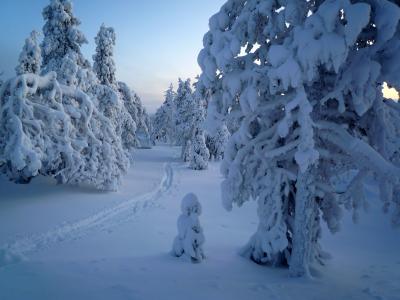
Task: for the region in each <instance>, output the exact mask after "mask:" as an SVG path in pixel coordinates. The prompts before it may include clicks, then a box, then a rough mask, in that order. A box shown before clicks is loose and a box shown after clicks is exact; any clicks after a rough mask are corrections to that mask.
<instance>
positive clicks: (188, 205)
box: [181, 193, 202, 216]
mask: <svg viewBox="0 0 400 300" xmlns="http://www.w3.org/2000/svg"><path fill="white" fill-rule="evenodd" d="M181 211H182V214H183V215H185V216H191V215H193V214H195V215H197V216H200V215H201V212H202V210H201V204H200V202H199V199H198V198H197V196H196V195H195V194H193V193H189V194H187V195H186V196H185V197H183V199H182V203H181Z"/></svg>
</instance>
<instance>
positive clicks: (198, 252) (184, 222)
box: [172, 193, 205, 263]
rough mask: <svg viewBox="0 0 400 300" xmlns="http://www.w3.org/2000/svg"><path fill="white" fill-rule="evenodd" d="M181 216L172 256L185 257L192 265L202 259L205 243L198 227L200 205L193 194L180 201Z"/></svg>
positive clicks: (201, 231) (199, 226)
mask: <svg viewBox="0 0 400 300" xmlns="http://www.w3.org/2000/svg"><path fill="white" fill-rule="evenodd" d="M181 211H182V214H181V215H180V216H179V218H178V224H177V225H178V236H177V237H176V238H175V240H174V243H173V248H172V254H173V255H174V256H177V257H181V256H185V257H187V258H188V259H190V260H191V261H192V262H194V263H199V262H201V261H202V260H203V259H204V258H205V255H204V251H203V244H204V241H205V238H204V234H203V229H202V227H201V225H200V221H199V216H200V215H201V204H200V202H199V200H198V198H197V196H196V195H195V194H193V193H189V194H187V195H186V196H185V197H184V198H183V199H182V204H181Z"/></svg>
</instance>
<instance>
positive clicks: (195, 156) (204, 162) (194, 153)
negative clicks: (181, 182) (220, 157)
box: [188, 129, 210, 170]
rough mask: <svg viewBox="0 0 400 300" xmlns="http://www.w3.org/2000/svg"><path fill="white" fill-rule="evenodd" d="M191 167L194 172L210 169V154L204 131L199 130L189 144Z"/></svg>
mask: <svg viewBox="0 0 400 300" xmlns="http://www.w3.org/2000/svg"><path fill="white" fill-rule="evenodd" d="M188 148H189V153H188V156H189V166H190V168H191V169H193V170H205V169H207V167H208V160H209V159H210V152H209V150H208V149H207V146H206V139H205V136H204V131H203V130H201V129H197V130H196V132H195V133H194V136H193V138H192V139H191V140H190V144H189V147H188Z"/></svg>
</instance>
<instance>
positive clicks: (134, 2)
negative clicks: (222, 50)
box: [0, 0, 225, 112]
mask: <svg viewBox="0 0 400 300" xmlns="http://www.w3.org/2000/svg"><path fill="white" fill-rule="evenodd" d="M48 3H49V0H1V6H2V11H1V13H2V16H1V17H0V28H1V31H0V70H3V71H4V72H5V76H11V75H13V72H14V67H15V65H16V63H17V60H18V56H19V52H20V50H21V49H22V46H23V43H24V40H25V38H26V37H27V36H28V34H29V32H30V31H32V30H33V29H36V30H41V29H42V26H43V19H42V9H43V7H44V6H46V5H47V4H48ZM223 3H225V0H172V1H171V0H170V1H167V0H143V1H141V0H73V4H74V13H75V15H76V16H77V17H78V18H79V19H80V20H81V21H82V25H81V27H80V29H81V30H82V31H83V32H84V34H85V35H86V38H87V39H88V41H89V44H88V45H85V46H84V47H83V49H82V50H83V53H84V55H85V56H86V57H87V58H89V59H91V57H92V55H93V52H94V49H95V45H94V37H95V35H96V33H97V31H98V28H99V27H100V25H101V24H102V23H103V22H104V23H105V24H106V25H107V26H112V27H114V28H115V30H116V32H117V46H116V49H115V60H116V64H117V70H118V71H117V76H118V79H119V80H121V81H125V82H127V83H128V84H129V85H130V86H131V87H132V88H133V89H135V90H136V91H137V92H138V93H139V94H140V95H141V97H142V99H143V102H144V104H145V105H146V107H147V108H148V109H149V111H150V112H154V110H155V109H156V107H157V106H158V105H159V104H160V103H161V102H162V100H163V99H162V98H163V93H164V90H166V89H167V87H168V85H169V83H170V82H173V83H175V82H176V81H177V78H178V77H182V78H185V77H192V78H193V77H194V76H195V75H197V74H198V73H199V72H200V69H199V67H198V65H197V55H198V53H199V51H200V49H201V48H202V40H203V35H204V34H205V33H206V31H207V30H208V19H209V18H210V17H211V16H212V15H213V14H214V13H216V12H217V11H218V10H219V8H220V7H221V6H222V5H223Z"/></svg>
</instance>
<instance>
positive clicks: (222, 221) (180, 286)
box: [0, 146, 400, 300]
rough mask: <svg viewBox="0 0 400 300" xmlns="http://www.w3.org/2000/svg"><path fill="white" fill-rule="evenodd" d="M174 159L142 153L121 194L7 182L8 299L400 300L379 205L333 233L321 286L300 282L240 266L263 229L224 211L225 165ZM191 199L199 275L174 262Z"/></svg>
mask: <svg viewBox="0 0 400 300" xmlns="http://www.w3.org/2000/svg"><path fill="white" fill-rule="evenodd" d="M178 153H179V149H177V148H170V147H163V146H159V147H155V148H154V149H152V150H138V151H137V153H136V163H135V165H134V166H133V168H132V169H131V171H130V173H129V175H128V176H127V177H126V179H125V183H124V185H123V187H122V188H121V190H120V191H119V192H118V193H99V192H96V191H93V190H85V189H79V188H74V187H64V186H56V185H55V184H54V183H53V182H50V181H48V180H45V179H43V178H39V179H36V180H34V182H33V183H32V184H30V185H25V186H20V185H15V184H12V183H9V182H7V181H5V180H3V179H0V192H1V193H0V248H1V249H3V250H2V251H0V299H1V300H14V299H21V300H36V299H38V300H47V299H49V300H50V299H51V300H54V299H57V300H59V299H65V300H71V299H74V300H79V299H85V300H86V299H96V300H97V299H107V300H109V299H113V300H114V299H135V300H138V299H146V300H147V299H174V300H177V299H207V300H210V299H218V300H220V299H232V300H233V299H307V300H310V299H360V300H361V299H362V300H368V299H387V300H389V299H392V300H394V299H400V256H399V255H398V254H399V250H400V232H399V231H395V230H393V229H392V228H391V227H390V226H389V222H388V220H387V219H388V218H386V217H385V216H383V215H382V214H381V213H380V210H379V209H378V207H379V203H373V197H371V199H372V201H371V202H372V203H371V210H370V213H369V214H367V215H362V218H361V220H360V223H359V224H357V225H353V224H352V223H351V221H350V218H346V219H345V222H344V224H343V228H344V229H345V230H343V231H342V232H340V233H339V234H337V235H335V236H331V235H330V234H328V233H326V234H325V237H324V239H323V245H324V248H325V249H326V250H328V251H329V252H331V253H332V255H333V258H332V259H331V260H330V261H329V262H328V265H327V266H326V267H323V268H321V269H320V270H319V271H320V274H319V276H317V278H315V279H312V280H310V279H294V278H290V277H289V276H288V271H287V270H285V269H273V268H269V267H265V266H259V265H256V264H254V263H252V262H250V261H248V260H246V259H244V258H242V257H240V256H239V255H238V251H239V249H240V247H241V246H243V245H244V244H245V243H246V242H247V240H248V239H249V237H250V235H251V234H252V233H253V232H254V231H255V229H256V226H257V217H256V211H255V210H256V208H255V203H250V204H247V205H245V207H243V208H240V209H234V211H233V212H230V213H229V212H226V211H225V210H224V209H223V208H222V205H221V200H220V198H221V197H220V189H219V187H220V182H221V179H222V178H221V176H220V173H219V164H217V163H211V164H210V166H209V169H208V170H206V171H192V170H189V169H188V168H187V167H186V166H185V165H184V164H183V163H180V162H179V160H178V159H177V157H178ZM188 192H194V193H196V194H197V195H198V197H199V199H200V201H201V203H202V206H203V214H202V215H201V216H200V221H201V223H202V226H203V228H204V233H205V237H206V243H205V247H204V248H205V252H206V255H207V258H206V260H205V261H204V262H203V263H201V264H192V263H190V262H188V261H186V260H184V259H179V258H174V257H172V256H171V255H170V254H169V251H170V250H171V247H172V242H173V239H174V237H175V236H176V234H177V228H176V220H177V217H178V216H179V214H180V202H181V199H182V197H183V196H184V195H185V194H186V193H188ZM370 193H371V195H373V191H371V192H370ZM13 253H14V254H19V255H13Z"/></svg>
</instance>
